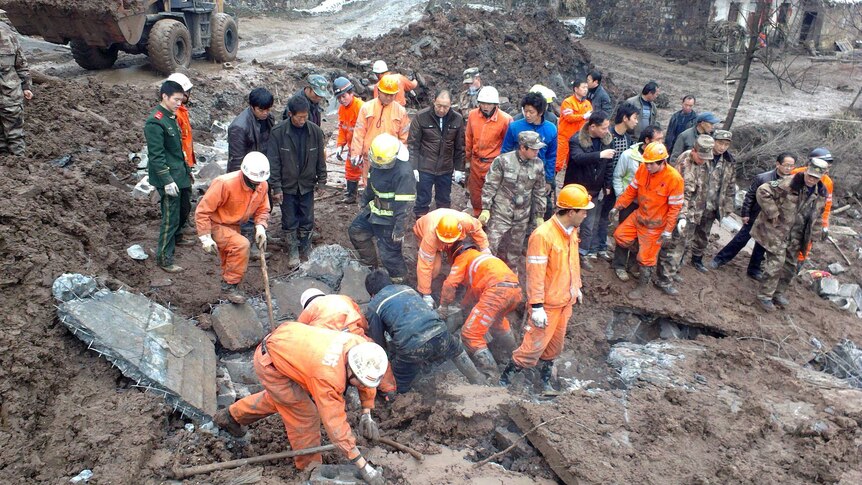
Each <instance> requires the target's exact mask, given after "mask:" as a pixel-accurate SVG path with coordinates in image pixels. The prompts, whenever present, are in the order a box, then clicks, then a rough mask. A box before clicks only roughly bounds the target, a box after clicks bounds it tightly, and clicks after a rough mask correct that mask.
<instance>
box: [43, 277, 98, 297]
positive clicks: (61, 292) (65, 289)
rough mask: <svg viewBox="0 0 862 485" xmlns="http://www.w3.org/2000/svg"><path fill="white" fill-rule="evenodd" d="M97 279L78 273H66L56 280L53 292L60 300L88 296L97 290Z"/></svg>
mask: <svg viewBox="0 0 862 485" xmlns="http://www.w3.org/2000/svg"><path fill="white" fill-rule="evenodd" d="M97 289H98V286H97V285H96V279H95V278H92V277H90V276H84V275H82V274H77V273H64V274H63V275H61V276H60V277H58V278H57V279H55V280H54V284H53V285H51V294H53V295H54V298H56V299H58V300H60V301H70V300H76V299H80V298H88V297H89V296H90V295H92V294H93V293H95V292H96V290H97Z"/></svg>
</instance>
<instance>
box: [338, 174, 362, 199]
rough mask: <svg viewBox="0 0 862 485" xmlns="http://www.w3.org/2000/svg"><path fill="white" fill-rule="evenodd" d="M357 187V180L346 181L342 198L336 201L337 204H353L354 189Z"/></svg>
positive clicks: (354, 197)
mask: <svg viewBox="0 0 862 485" xmlns="http://www.w3.org/2000/svg"><path fill="white" fill-rule="evenodd" d="M358 187H359V182H358V181H357V182H351V181H350V180H348V181H347V190H346V191H345V192H344V198H342V199H341V200H339V201H338V203H339V204H355V203H356V189H357V188H358Z"/></svg>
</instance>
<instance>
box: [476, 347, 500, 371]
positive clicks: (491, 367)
mask: <svg viewBox="0 0 862 485" xmlns="http://www.w3.org/2000/svg"><path fill="white" fill-rule="evenodd" d="M473 360H474V361H476V367H478V368H479V370H480V371H482V373H483V374H485V375H494V374H496V373H497V361H495V360H494V356H493V355H491V351H490V350H488V349H487V348H484V349H482V350H479V351H477V352H476V353H475V354H473Z"/></svg>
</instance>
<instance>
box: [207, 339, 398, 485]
mask: <svg viewBox="0 0 862 485" xmlns="http://www.w3.org/2000/svg"><path fill="white" fill-rule="evenodd" d="M388 365H389V362H388V360H387V358H386V351H384V350H383V348H381V347H380V346H379V345H377V344H375V343H373V342H368V341H366V340H365V339H364V338H363V337H360V336H358V335H354V334H352V333H349V332H336V331H334V330H329V329H326V328H318V327H313V326H310V325H306V324H304V323H300V322H284V323H282V324H281V325H280V326H279V327H278V328H276V329H275V330H274V331H273V332H272V333H271V334H269V335H267V336H266V337H264V338H263V341H262V342H261V343H260V345H258V346H257V349H256V350H255V352H254V372H255V374H257V377H258V379H260V383H261V385H263V389H264V390H263V391H261V392H258V393H256V394H252V395H250V396H247V397H245V398H243V399H241V400H239V401H237V402H235V403H233V404H232V405H230V407H228V408H225V409H222V410H220V411H218V412H217V413H216V414H215V415H214V416H213V422H214V423H215V424H216V426H218V427H220V428H222V429H224V430H225V431H227V432H228V433H230V434H232V435H234V436H237V437H242V436H244V435H245V429H243V427H244V426H247V425H249V424H251V423H254V422H256V421H258V420H260V419H263V418H265V417H267V416H269V415H270V414H272V413H273V410H275V411H277V412H278V413H279V414H280V415H281V419H282V421H283V422H284V429H285V430H286V431H287V439H288V441H290V447H291V449H293V450H302V449H306V448H313V447H317V446H320V424H321V421H322V423H323V427H324V428H325V429H326V434H327V435H328V436H329V440H330V441H331V442H332V443H333V444H334V445H335V446H336V447H337V449H338V450H339V451H341V453H343V454H344V455H345V456H346V457H347V458H348V459H349V460H350V462H351V463H353V464H354V465H355V466H356V467H357V468H358V469H359V473H360V475H361V476H362V478H363V479H364V480H365V481H366V482H367V483H370V484H375V485H376V484H381V485H382V484H384V483H385V481H384V479H383V474H382V473H380V471H378V470H376V469H375V468H374V467H373V466H371V464H370V463H368V461H367V460H366V459H365V458H363V456H362V455H361V454H360V453H359V448H357V447H356V438H355V437H354V435H353V432H352V431H351V429H350V425H349V424H348V423H347V413H346V411H345V403H344V397H343V395H344V391H345V390H346V389H347V385H348V384H350V385H352V386H355V387H358V388H360V389H361V388H363V387H365V388H367V389H369V390H370V391H371V392H369V393H367V394H366V395H365V396H362V395H360V399H361V400H362V408H363V409H362V416H361V417H360V419H359V430H360V432H361V433H362V435H363V436H365V437H366V438H367V439H369V440H372V441H375V440H377V439H378V438H379V437H380V431H379V429H378V427H377V423H375V422H374V420H373V419H372V418H371V410H372V409H373V408H374V388H376V387H377V385H378V384H379V383H380V379H381V377H382V376H383V373H384V372H386V368H387V367H388ZM322 462H323V458H322V457H321V455H320V453H315V454H312V455H302V456H297V457H296V458H294V463H295V464H296V468H297V469H299V470H311V469H314V468H315V467H317V466H319V465H320V464H321V463H322Z"/></svg>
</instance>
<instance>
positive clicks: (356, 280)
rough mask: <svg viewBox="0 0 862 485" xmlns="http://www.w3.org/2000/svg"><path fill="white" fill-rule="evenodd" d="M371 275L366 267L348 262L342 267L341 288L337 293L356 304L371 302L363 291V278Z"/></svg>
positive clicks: (369, 296)
mask: <svg viewBox="0 0 862 485" xmlns="http://www.w3.org/2000/svg"><path fill="white" fill-rule="evenodd" d="M369 274H371V270H370V269H368V267H367V266H363V265H361V264H360V263H359V262H358V261H350V262H349V263H348V264H347V265H345V266H344V277H342V278H341V286H340V287H339V289H338V293H339V294H341V295H347V296H349V297H350V298H353V300H354V301H355V302H356V303H357V304H358V305H362V304H364V303H368V302H369V301H371V295H369V294H368V292H367V291H365V277H366V276H368V275H369Z"/></svg>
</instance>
